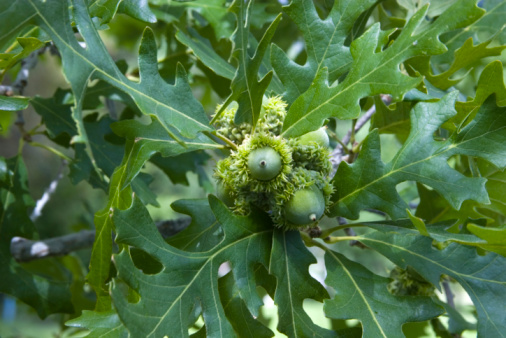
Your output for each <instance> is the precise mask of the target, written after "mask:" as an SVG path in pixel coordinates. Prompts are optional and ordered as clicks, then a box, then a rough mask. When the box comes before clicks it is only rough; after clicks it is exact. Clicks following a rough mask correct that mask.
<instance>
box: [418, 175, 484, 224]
mask: <svg viewBox="0 0 506 338" xmlns="http://www.w3.org/2000/svg"><path fill="white" fill-rule="evenodd" d="M488 184H489V182H487V184H486V185H485V187H486V186H487V185H488ZM417 188H418V195H419V197H420V203H419V204H418V207H417V208H416V213H415V216H417V217H420V218H422V219H424V220H425V221H426V222H427V223H430V224H432V223H437V222H440V221H446V220H455V222H459V223H464V221H466V220H467V219H468V218H475V219H477V218H482V217H483V215H482V214H480V213H479V212H478V211H476V209H475V208H476V207H477V206H478V205H480V204H479V203H477V202H475V201H464V202H463V203H462V206H461V207H460V209H459V210H455V209H454V208H453V207H452V206H451V205H450V203H449V202H448V201H447V200H445V199H444V197H442V196H441V195H440V194H439V193H438V192H437V191H435V190H430V189H428V188H426V187H425V186H424V185H423V184H420V183H417ZM489 198H490V194H489ZM481 205H483V204H481Z"/></svg>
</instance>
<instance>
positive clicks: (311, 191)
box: [284, 185, 325, 225]
mask: <svg viewBox="0 0 506 338" xmlns="http://www.w3.org/2000/svg"><path fill="white" fill-rule="evenodd" d="M284 209H285V218H286V220H287V221H288V222H290V223H292V224H295V225H309V224H311V223H315V222H316V221H317V220H319V219H320V218H321V217H322V216H323V213H324V212H325V198H324V197H323V193H322V192H321V191H320V190H319V189H318V188H317V187H316V186H314V185H313V186H311V187H309V188H304V189H302V190H297V191H296V192H295V193H294V194H293V196H292V197H291V198H290V199H289V200H288V202H287V203H286V204H285V207H284Z"/></svg>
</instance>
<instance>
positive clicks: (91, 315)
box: [65, 310, 129, 338]
mask: <svg viewBox="0 0 506 338" xmlns="http://www.w3.org/2000/svg"><path fill="white" fill-rule="evenodd" d="M65 325H67V326H70V327H78V328H84V329H88V330H90V332H89V334H87V335H86V336H84V337H89V338H92V337H103V338H122V337H129V334H128V331H127V330H126V328H125V326H123V324H122V323H121V321H120V320H119V317H118V314H117V313H116V311H114V310H110V311H106V312H94V311H86V310H85V311H83V313H82V314H81V316H80V317H78V318H75V319H72V320H69V321H67V322H66V323H65Z"/></svg>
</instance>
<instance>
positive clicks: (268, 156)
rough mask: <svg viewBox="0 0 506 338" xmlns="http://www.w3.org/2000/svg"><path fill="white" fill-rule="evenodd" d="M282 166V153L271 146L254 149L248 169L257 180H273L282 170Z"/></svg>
mask: <svg viewBox="0 0 506 338" xmlns="http://www.w3.org/2000/svg"><path fill="white" fill-rule="evenodd" d="M281 167H282V162H281V155H280V154H279V153H278V152H276V151H275V150H274V149H272V148H271V147H263V148H259V149H255V150H252V151H251V152H250V154H249V156H248V169H249V171H250V173H251V176H252V177H253V178H255V179H257V180H261V181H270V180H272V179H273V178H274V177H276V176H278V174H279V173H280V172H281Z"/></svg>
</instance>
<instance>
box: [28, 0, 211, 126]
mask: <svg viewBox="0 0 506 338" xmlns="http://www.w3.org/2000/svg"><path fill="white" fill-rule="evenodd" d="M28 1H29V2H30V5H32V7H33V8H34V9H35V11H36V12H37V14H38V15H39V17H40V18H41V19H42V20H43V21H44V23H45V24H46V26H47V27H48V28H49V29H50V30H51V31H52V32H53V34H54V35H55V36H56V37H58V38H59V39H60V41H61V42H62V43H63V44H64V45H65V46H66V47H67V48H68V49H70V50H71V51H72V52H73V53H74V54H75V55H78V56H79V57H80V58H81V59H82V60H83V61H84V62H86V63H88V64H89V65H90V66H92V67H93V68H94V70H95V71H97V72H99V73H101V74H102V75H104V76H105V77H107V78H109V79H110V80H111V81H113V82H115V83H117V84H118V85H119V87H125V88H126V89H128V90H130V91H132V92H134V93H136V94H138V95H140V96H142V97H143V98H144V99H146V100H149V101H152V102H153V103H154V104H156V105H160V106H162V107H165V108H167V109H169V110H171V111H173V112H174V113H177V114H179V115H181V116H183V117H184V118H186V119H189V120H191V121H193V122H194V123H196V124H197V125H199V126H201V127H203V129H204V130H209V129H210V128H209V126H207V125H205V124H202V123H201V122H199V121H197V120H195V119H194V118H192V117H191V116H189V115H186V114H184V113H183V112H181V111H179V110H177V109H175V108H173V107H171V106H169V105H167V104H165V103H163V102H160V101H158V100H155V99H154V98H152V97H151V96H148V95H147V94H145V93H143V92H141V91H139V90H137V89H135V88H134V87H131V86H129V85H128V84H127V83H125V82H124V81H121V80H119V79H117V78H115V77H113V76H111V75H109V74H108V73H107V72H105V71H103V70H102V69H101V68H99V67H98V66H96V65H95V64H94V63H93V62H92V61H91V60H89V59H88V58H87V57H85V56H84V55H82V54H81V53H79V52H78V51H76V50H75V49H74V48H73V47H72V46H71V45H69V44H68V43H67V42H66V41H65V40H64V39H63V38H62V37H61V36H60V35H59V34H58V32H56V31H55V30H54V29H53V27H52V26H51V25H50V24H49V22H48V21H47V20H46V17H44V16H43V15H42V13H41V12H40V11H39V9H38V8H37V7H36V6H35V5H34V4H33V2H32V0H28Z"/></svg>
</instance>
